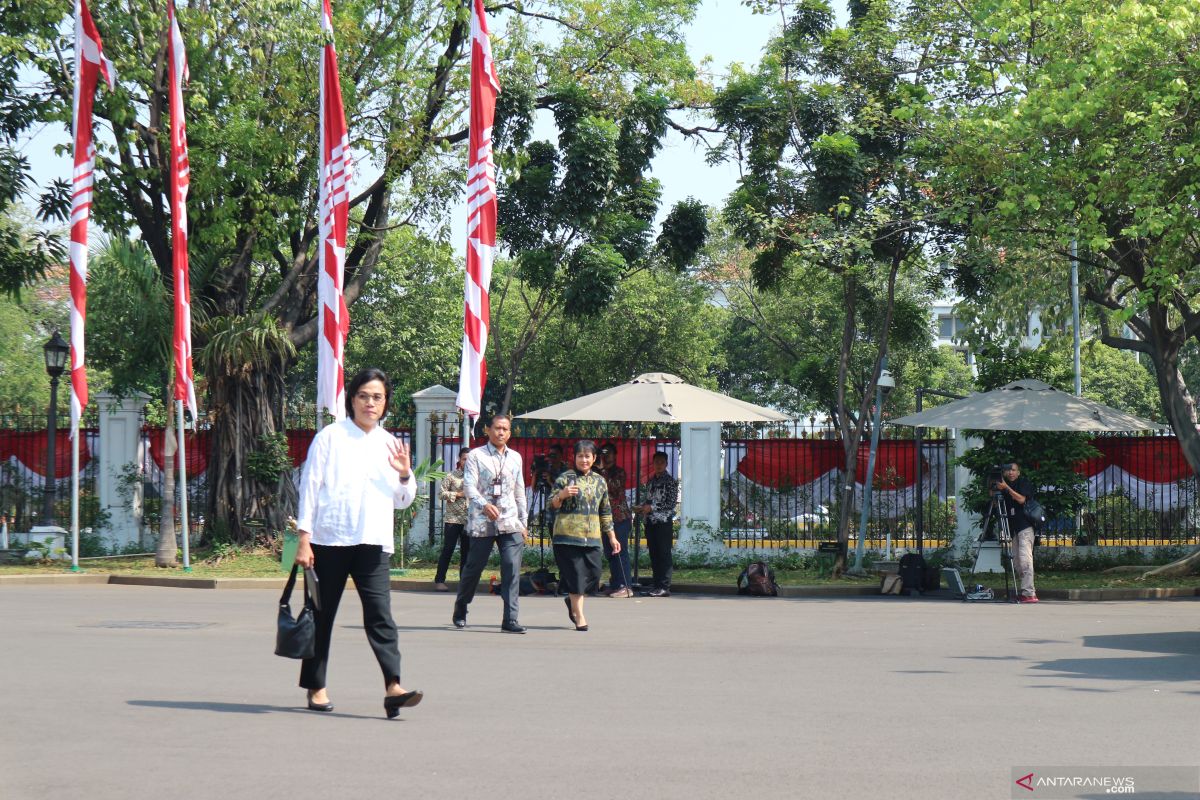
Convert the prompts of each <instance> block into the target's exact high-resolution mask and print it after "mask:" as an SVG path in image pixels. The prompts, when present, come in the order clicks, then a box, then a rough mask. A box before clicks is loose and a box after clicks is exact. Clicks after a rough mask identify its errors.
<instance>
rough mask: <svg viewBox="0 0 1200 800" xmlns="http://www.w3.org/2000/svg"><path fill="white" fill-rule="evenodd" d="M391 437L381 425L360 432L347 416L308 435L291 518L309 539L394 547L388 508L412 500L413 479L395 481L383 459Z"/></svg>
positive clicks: (394, 475)
mask: <svg viewBox="0 0 1200 800" xmlns="http://www.w3.org/2000/svg"><path fill="white" fill-rule="evenodd" d="M392 439H394V437H393V436H392V434H390V433H388V431H387V430H385V429H384V428H383V426H380V425H377V426H375V427H374V428H373V429H372V430H371V432H370V433H365V432H364V431H363V430H362V428H360V427H358V426H357V425H355V424H354V421H353V420H350V419H344V420H342V421H341V422H336V423H334V424H332V425H327V426H325V427H324V428H322V429H321V432H320V433H318V434H317V435H316V436H315V437H314V438H313V441H312V444H311V445H310V446H309V448H308V460H306V461H305V462H304V472H303V474H302V475H301V477H300V510H299V514H298V518H297V520H296V523H297V524H296V526H297V527H298V528H299V529H300V531H302V532H304V531H307V532H309V533H311V534H312V543H313V544H323V545H334V546H343V547H345V546H351V545H356V544H377V545H382V547H383V551H384V552H385V553H391V552H392V551H393V550H394V549H395V547H394V545H393V543H392V541H393V540H392V510H393V509H396V508H406V507H408V505H409V504H411V503H412V501H413V497H414V495H415V489H416V481H415V480H413V477H412V474H411V473H410V474H409V476H408V480H407V481H404V482H403V483H401V481H400V477H399V475H398V474H397V473H396V470H394V469H392V465H391V464H389V463H388V460H389V458H390V457H391V452H390V450H389V448H388V444H389V440H392Z"/></svg>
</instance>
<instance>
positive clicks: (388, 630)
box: [300, 544, 400, 689]
mask: <svg viewBox="0 0 1200 800" xmlns="http://www.w3.org/2000/svg"><path fill="white" fill-rule="evenodd" d="M312 549H313V555H314V556H315V557H316V565H315V568H316V571H317V580H318V581H320V585H321V611H320V613H318V614H317V649H316V653H314V655H313V657H312V658H306V659H304V660H303V661H302V662H300V686H301V687H302V688H304V689H323V688H325V685H326V684H325V668H326V666H328V664H329V640H330V638H331V637H332V634H333V621H334V619H335V618H336V617H337V611H338V604H339V603H341V601H342V592H343V591H345V589H346V578H348V577H352V578H354V587H355V589H357V590H358V599H359V600H360V601H361V602H362V610H363V629H364V630H366V632H367V641H368V642H370V643H371V649H372V650H374V651H375V659H376V660H377V661H378V662H379V669H380V670H381V671H382V672H383V685H384V687H385V688H386V687H387V685H388V684H389V683H391V682H392V681H399V680H400V647H399V643H398V638H397V636H396V623H395V621H394V620H393V619H392V588H391V582H390V580H389V576H388V561H389V555H388V554H387V553H385V552H383V548H382V547H380V546H379V545H377V544H359V545H354V546H351V547H330V546H328V545H322V544H314V545H313V546H312Z"/></svg>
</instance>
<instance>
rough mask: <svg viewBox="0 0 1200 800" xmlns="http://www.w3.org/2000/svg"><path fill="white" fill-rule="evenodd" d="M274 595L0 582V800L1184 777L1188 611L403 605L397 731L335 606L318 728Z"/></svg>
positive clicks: (1190, 716) (1192, 628)
mask: <svg viewBox="0 0 1200 800" xmlns="http://www.w3.org/2000/svg"><path fill="white" fill-rule="evenodd" d="M275 600H276V595H275V593H274V592H272V591H266V590H218V591H212V590H203V591H202V590H183V589H170V588H149V587H127V586H20V587H0V676H2V677H3V681H4V688H5V692H4V695H5V696H4V700H3V701H2V703H0V800H42V798H52V799H53V800H58V799H59V798H76V797H78V798H88V799H89V800H104V799H105V798H114V799H116V798H120V799H121V800H127V799H128V798H134V799H135V800H137V799H140V798H169V800H191V798H202V799H203V800H211V799H213V798H216V799H217V800H240V798H254V799H255V800H268V799H269V798H284V797H286V798H327V797H373V798H375V797H378V798H383V797H387V798H399V797H404V798H426V797H458V796H464V795H466V794H467V793H470V795H471V796H473V797H486V798H516V797H521V798H537V797H556V798H568V797H569V798H604V799H605V800H609V799H611V798H627V797H628V798H652V799H657V798H708V797H713V798H716V797H721V798H730V797H733V798H739V797H763V798H790V797H798V798H842V797H847V798H889V800H890V799H891V798H920V800H937V799H939V798H947V799H948V800H959V799H960V798H971V799H972V800H979V799H981V798H1007V797H1010V796H1011V795H1010V793H1011V791H1012V789H1011V786H1012V774H1011V773H1012V769H1013V767H1015V766H1020V765H1081V766H1086V765H1091V766H1115V765H1197V764H1200V731H1198V728H1197V720H1198V719H1200V633H1198V632H1197V631H1198V629H1200V602H1197V601H1144V602H1113V603H1078V602H1075V603H1068V602H1059V603H1054V602H1043V603H1041V604H1039V605H1037V606H1019V607H1018V606H1012V605H1006V604H995V605H985V604H974V605H966V604H963V603H958V602H949V601H933V600H910V599H907V598H861V599H830V600H814V599H805V600H782V599H765V598H735V597H729V598H716V597H696V596H688V597H679V596H677V597H674V598H671V599H665V600H655V599H645V600H641V599H639V600H605V599H597V600H593V601H589V603H588V617H589V622H590V624H591V630H590V631H588V632H587V633H577V632H575V631H574V630H573V629H572V628H571V627H570V625H569V623H568V621H567V615H566V611H565V609H564V607H563V604H562V602H561V601H560V600H556V599H553V598H541V597H533V598H523V599H522V614H521V621H522V622H523V623H524V624H525V625H527V626H529V628H530V631H529V633H528V635H525V636H513V635H509V634H502V633H500V632H499V627H498V626H499V621H500V604H499V600H498V598H495V597H491V596H480V597H479V599H478V600H477V601H476V603H475V604H474V606H473V607H472V613H471V617H470V623H471V626H470V627H469V628H468V629H467V630H465V631H456V630H454V629H453V628H451V627H450V625H449V621H450V619H449V618H450V606H451V598H450V597H449V596H446V595H434V594H419V593H394V594H393V608H394V610H395V614H396V621H397V624H398V625H399V626H400V629H401V631H400V635H401V650H402V653H403V665H404V666H403V669H404V676H403V678H404V680H403V682H404V684H405V686H406V687H407V688H420V689H423V690H424V691H425V692H426V699H425V702H424V703H423V704H422V705H421V706H419V707H418V708H415V709H411V710H406V711H404V712H403V713H402V715H401V717H400V719H398V720H395V721H391V722H389V721H387V720H385V719H384V717H383V708H382V700H381V696H382V681H381V678H380V676H379V674H378V668H377V667H376V665H375V662H374V659H373V657H372V655H371V652H370V649H369V648H368V646H367V643H366V640H365V637H364V636H363V633H362V630H361V627H360V617H359V613H360V612H359V606H358V601H357V599H356V598H355V597H354V595H353V593H352V592H351V593H350V594H348V595H347V598H346V600H345V601H344V602H343V605H342V610H341V614H340V616H339V620H338V627H337V628H336V631H335V639H334V650H333V656H332V661H331V665H330V675H329V681H330V685H329V691H330V695H331V698H332V699H333V702H334V703H335V705H336V709H335V711H334V712H333V713H332V714H318V713H314V712H310V711H307V710H304V709H303V692H302V690H300V689H298V688H297V687H296V678H297V672H298V664H297V662H290V661H286V660H284V659H281V658H277V657H275V656H273V655H272V647H273V636H274V614H275ZM1193 788H1197V787H1193ZM1038 796H1041V795H1038ZM1138 796H1139V797H1140V796H1142V795H1138ZM1195 796H1197V795H1196V794H1194V793H1192V792H1191V791H1187V792H1180V793H1178V794H1176V795H1172V797H1174V798H1178V799H1179V800H1182V798H1188V797H1195Z"/></svg>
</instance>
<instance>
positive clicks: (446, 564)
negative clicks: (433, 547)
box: [433, 447, 471, 592]
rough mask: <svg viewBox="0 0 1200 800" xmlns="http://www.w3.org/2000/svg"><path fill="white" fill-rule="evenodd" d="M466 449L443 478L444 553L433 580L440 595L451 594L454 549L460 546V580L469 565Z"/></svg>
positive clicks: (459, 453) (461, 451)
mask: <svg viewBox="0 0 1200 800" xmlns="http://www.w3.org/2000/svg"><path fill="white" fill-rule="evenodd" d="M469 452H470V451H469V450H467V449H466V448H465V447H464V448H463V449H462V450H459V451H458V465H457V466H456V467H455V468H454V469H453V470H451V471H450V474H449V475H447V476H446V477H444V478H442V487H441V488H442V504H443V512H442V514H443V517H442V552H441V555H439V556H438V565H437V574H436V575H435V576H434V578H433V588H434V589H436V590H437V591H439V592H448V591H450V587H449V586H447V585H446V571H447V570H448V569H450V559H451V558H452V557H453V556H454V545H456V544H457V545H458V574H459V575H460V576H461V575H462V571H463V565H464V564H465V563H466V562H467V553H468V552H470V549H471V537H470V536H467V491H466V488H465V487H464V486H463V468H464V467H465V466H466V464H467V453H469Z"/></svg>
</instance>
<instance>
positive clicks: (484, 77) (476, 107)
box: [456, 0, 500, 417]
mask: <svg viewBox="0 0 1200 800" xmlns="http://www.w3.org/2000/svg"><path fill="white" fill-rule="evenodd" d="M499 94H500V79H499V77H498V76H497V75H496V65H495V63H494V62H493V61H492V43H491V39H490V38H489V35H488V27H487V17H486V16H485V14H484V11H483V0H474V4H473V6H472V10H471V135H470V144H469V146H468V147H469V149H468V156H467V274H466V279H465V281H464V286H465V289H464V291H465V294H466V302H465V304H464V315H463V317H464V321H463V352H462V367H461V371H460V373H459V379H458V399H457V401H456V403H457V405H458V407H459V408H460V409H462V410H463V411H464V412H466V413H467V414H469V415H471V416H473V417H477V416H479V413H480V410H481V408H482V405H483V387H484V385H486V384H487V361H486V354H487V340H488V327H489V325H490V324H491V310H490V303H489V299H488V291H489V287H490V286H491V283H492V262H493V261H494V260H495V257H496V165H495V162H494V161H493V160H492V123H493V121H494V120H495V118H496V96H497V95H499Z"/></svg>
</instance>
